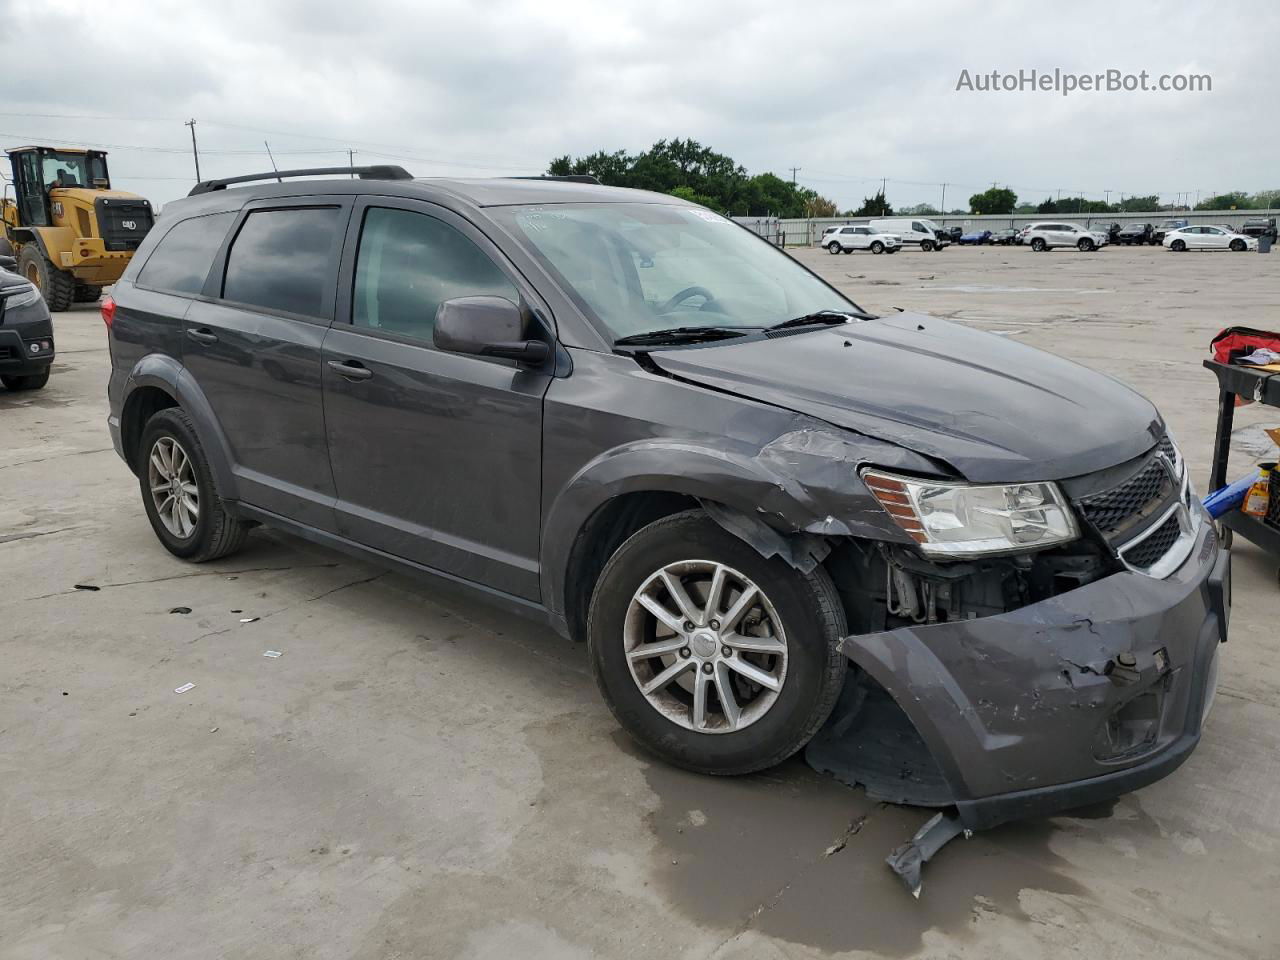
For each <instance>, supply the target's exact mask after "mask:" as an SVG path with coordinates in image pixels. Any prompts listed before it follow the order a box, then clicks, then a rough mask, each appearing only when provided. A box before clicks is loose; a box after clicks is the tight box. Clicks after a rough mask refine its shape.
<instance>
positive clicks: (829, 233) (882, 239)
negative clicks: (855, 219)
mask: <svg viewBox="0 0 1280 960" xmlns="http://www.w3.org/2000/svg"><path fill="white" fill-rule="evenodd" d="M819 244H820V246H823V247H826V248H827V250H829V251H830V252H831V253H853V251H855V250H870V251H871V252H872V253H897V252H898V250H899V249H901V247H902V241H901V240H899V239H898V238H897V237H896V236H894V235H893V234H892V233H880V232H878V231H876V230H872V229H871V228H870V227H847V226H846V227H828V228H827V229H826V230H824V231H823V233H822V240H821V241H819Z"/></svg>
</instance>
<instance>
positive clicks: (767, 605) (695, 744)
mask: <svg viewBox="0 0 1280 960" xmlns="http://www.w3.org/2000/svg"><path fill="white" fill-rule="evenodd" d="M685 564H688V566H687V567H685V566H683V565H685ZM673 565H680V566H681V567H682V568H683V569H678V570H676V571H675V572H674V573H672V572H671V571H672V568H673ZM710 567H717V568H718V569H719V570H720V571H721V572H722V573H723V575H724V580H723V581H722V582H723V583H724V586H723V587H722V597H721V602H720V603H718V604H716V605H715V606H712V607H711V609H710V610H708V609H707V606H709V604H708V603H707V593H708V592H709V591H708V581H707V580H706V579H705V578H706V577H710V576H711V574H709V573H707V572H706V571H707V569H708V568H710ZM685 571H687V572H685ZM700 571H701V572H700ZM662 572H668V573H669V575H671V576H673V577H674V578H676V580H677V582H678V583H679V585H680V588H681V590H682V592H685V594H686V596H687V598H688V600H689V601H690V606H691V607H693V608H695V609H693V610H691V611H689V612H691V613H692V614H693V615H694V616H697V617H698V620H697V621H693V620H692V619H690V620H688V621H686V622H687V623H693V624H694V629H693V630H689V629H688V628H687V627H683V626H682V624H681V623H680V615H679V613H678V612H677V613H675V615H674V616H673V618H672V619H674V621H675V622H676V626H678V627H681V628H682V632H681V633H679V634H677V633H673V632H672V628H669V627H662V626H660V624H659V621H658V620H657V619H656V617H654V615H653V614H652V613H651V612H650V611H651V610H652V607H646V606H643V605H641V604H640V603H638V601H637V598H638V597H639V596H640V595H641V594H642V593H644V594H645V595H646V599H648V600H650V601H652V602H656V603H658V604H659V605H660V606H661V607H662V608H663V609H665V610H668V611H676V610H677V606H676V605H677V601H675V600H674V599H673V597H672V596H671V594H669V593H666V592H664V591H665V588H664V587H662V586H661V583H660V579H661V573H662ZM699 577H703V579H699ZM655 578H658V579H655ZM710 582H714V579H712V580H711V581H710ZM655 583H656V584H658V585H657V586H656V587H655V586H653V584H655ZM735 583H736V584H737V585H738V587H741V588H742V589H745V587H743V586H742V585H744V584H748V583H749V584H751V585H753V586H755V587H756V588H757V590H758V591H759V592H758V594H757V595H756V599H755V600H754V601H752V602H750V604H749V606H748V607H747V608H746V610H745V611H739V612H738V614H737V616H736V617H734V619H736V621H737V622H736V623H726V624H724V625H723V632H721V633H719V636H721V637H723V638H725V639H724V640H723V643H724V645H723V646H717V643H718V641H714V639H713V638H714V636H715V635H717V631H720V630H721V624H720V623H719V622H718V621H717V620H716V619H715V617H716V612H717V611H723V613H720V616H723V617H726V618H729V617H733V616H734V615H733V609H734V607H735V606H737V599H738V598H739V597H740V596H741V595H742V594H741V593H734V592H733V591H734V590H735ZM650 590H652V591H655V592H653V593H649V591H650ZM685 615H686V616H688V615H689V613H686V614H685ZM775 621H776V623H775ZM713 623H714V624H715V627H714V628H711V624H713ZM747 624H751V626H746V625H747ZM775 628H776V629H775ZM659 631H661V633H662V635H663V637H664V639H658V637H659ZM752 631H755V632H752ZM762 631H763V632H762ZM845 631H846V623H845V617H844V610H843V608H842V607H841V605H840V600H839V596H838V594H837V593H836V590H835V586H834V585H833V584H832V582H831V578H830V577H829V576H828V575H827V573H826V571H825V570H824V569H823V568H821V567H818V568H816V569H815V570H814V571H813V572H811V573H807V574H805V573H800V572H798V571H797V570H795V569H793V568H792V567H791V566H790V565H789V564H788V563H786V562H785V561H783V560H781V559H779V558H777V557H772V558H769V559H765V558H764V557H762V556H761V555H760V554H759V553H758V552H757V551H756V550H755V549H754V548H753V547H751V546H749V545H748V544H747V543H746V542H744V541H743V540H740V539H739V538H738V537H736V536H734V535H733V534H731V533H729V532H728V531H726V530H725V529H724V528H723V527H721V526H720V525H719V524H718V523H716V522H715V521H714V520H712V519H711V518H710V517H709V516H707V515H706V513H704V512H703V511H702V510H690V511H686V512H684V513H679V514H675V515H673V516H669V517H665V518H663V519H661V520H658V521H655V522H654V523H651V524H649V525H648V526H647V527H644V528H643V529H642V530H640V531H639V532H638V533H636V534H635V535H634V536H632V537H631V538H630V539H629V540H627V541H626V543H624V544H623V545H622V546H621V547H620V548H619V549H618V551H617V553H615V554H614V555H613V556H612V557H611V558H610V560H609V562H608V563H607V564H606V565H605V568H604V570H603V572H602V573H601V574H600V580H599V582H598V583H597V585H596V588H595V593H594V595H593V596H592V598H591V610H590V614H589V618H588V621H587V650H588V656H589V658H590V660H591V667H592V671H593V672H594V674H595V678H596V683H597V685H598V686H599V688H600V692H601V694H602V695H603V696H604V699H605V702H606V703H607V704H608V705H609V709H610V710H612V711H613V715H614V717H616V718H617V720H618V723H620V724H621V725H622V727H623V729H625V730H626V731H627V733H628V734H630V735H631V736H632V737H633V738H635V740H636V741H637V742H639V743H640V744H641V746H643V747H645V748H646V749H647V750H650V751H652V752H653V753H655V754H656V755H658V756H659V757H661V758H662V759H663V760H666V761H667V762H668V763H671V764H673V765H675V766H678V767H683V768H685V769H687V770H694V771H696V772H699V773H709V774H720V775H733V774H743V773H751V772H752V771H755V770H763V769H765V768H766V767H771V766H774V765H775V764H778V763H781V762H782V761H783V760H785V759H786V758H787V757H789V756H791V755H792V754H794V753H795V752H796V751H797V750H799V749H800V748H801V747H803V746H804V745H805V744H806V743H808V742H809V740H810V738H811V737H812V736H813V735H814V733H816V732H817V730H818V728H819V727H821V726H822V724H823V723H824V722H825V721H826V719H827V717H828V715H830V713H831V709H832V707H833V706H834V705H835V702H836V698H837V697H838V696H839V694H840V689H841V687H843V685H844V679H845V673H846V671H847V669H848V668H847V664H846V662H845V660H844V657H843V656H841V654H840V652H839V651H838V650H837V647H836V645H837V643H838V642H839V640H840V637H841V636H842V635H843V634H844V632H845ZM682 638H683V639H682ZM778 640H781V642H782V646H781V649H782V650H783V651H784V654H783V656H782V658H781V659H779V658H778V657H776V656H773V655H771V654H766V653H758V652H753V650H756V651H758V650H760V649H761V647H760V644H764V643H771V644H775V646H774V649H778V648H777V646H776V642H777V641H778ZM636 641H639V642H642V643H643V644H645V645H654V646H655V649H656V644H659V643H663V644H666V647H667V648H668V652H667V653H664V654H662V656H663V657H665V659H657V657H658V654H655V658H652V659H644V660H641V659H639V658H636V657H634V656H633V657H628V650H629V649H630V650H634V649H635V648H636V647H635V646H634V645H631V646H630V647H629V645H630V644H633V643H634V642H636ZM667 641H671V643H668V642H667ZM738 642H747V643H750V642H754V643H755V644H756V646H755V647H754V648H750V649H744V648H739V647H738V646H736V645H735V644H737V643H738ZM672 643H675V644H677V645H678V644H680V643H684V644H685V646H684V647H683V648H679V647H678V646H677V647H672V645H671V644H672ZM721 652H725V653H726V655H725V656H724V657H723V658H722V657H720V653H721ZM748 658H750V659H748ZM681 663H684V664H687V665H688V666H687V667H684V668H683V672H680V671H679V670H677V672H676V674H675V675H674V676H673V675H672V674H670V673H669V672H668V671H670V670H672V669H673V668H676V667H678V665H679V664H681ZM734 664H740V665H745V668H746V669H748V670H751V669H754V671H755V675H756V676H763V677H772V678H773V679H774V680H775V681H776V680H778V678H779V677H780V686H778V687H777V688H776V689H774V688H769V687H765V686H761V685H759V684H756V683H754V681H751V680H748V679H746V676H745V675H744V674H743V673H742V672H740V670H739V667H738V666H735V665H734ZM663 675H666V676H668V679H667V680H666V681H665V685H663V686H658V687H655V688H653V689H651V690H650V692H649V693H647V694H646V693H645V692H643V691H642V689H641V684H642V682H650V683H651V682H653V681H654V680H658V679H659V678H660V677H661V676H663ZM703 677H705V679H700V678H703ZM721 684H723V685H724V686H723V689H726V690H727V691H728V693H729V696H728V699H729V700H730V701H732V709H731V710H725V708H724V706H723V705H722V701H721V700H720V694H719V690H720V689H722V687H721ZM689 688H692V689H693V690H694V691H695V692H693V693H690V692H689ZM699 690H701V691H702V694H701V696H702V699H701V701H700V700H699V699H698V695H697V691H699ZM699 703H701V709H702V711H703V716H704V720H705V723H704V724H703V725H702V727H701V728H699V727H698V723H697V720H696V718H697V717H698V715H699V714H698V710H699Z"/></svg>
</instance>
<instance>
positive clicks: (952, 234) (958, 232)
mask: <svg viewBox="0 0 1280 960" xmlns="http://www.w3.org/2000/svg"><path fill="white" fill-rule="evenodd" d="M940 232H941V233H945V234H946V235H947V236H948V237H949V238H950V240H951V242H952V243H957V242H958V241H959V240H960V238H961V237H962V236H964V229H963V228H961V227H943V228H942V230H941V231H940Z"/></svg>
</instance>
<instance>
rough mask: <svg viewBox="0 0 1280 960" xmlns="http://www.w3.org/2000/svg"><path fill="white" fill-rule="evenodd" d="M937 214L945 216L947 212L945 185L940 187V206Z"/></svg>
mask: <svg viewBox="0 0 1280 960" xmlns="http://www.w3.org/2000/svg"><path fill="white" fill-rule="evenodd" d="M938 212H939V213H942V214H945V213H946V212H947V185H946V184H945V183H944V184H943V185H942V206H941V207H939V208H938Z"/></svg>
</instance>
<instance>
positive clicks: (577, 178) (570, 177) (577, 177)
mask: <svg viewBox="0 0 1280 960" xmlns="http://www.w3.org/2000/svg"><path fill="white" fill-rule="evenodd" d="M507 179H508V180H565V181H568V182H569V183H594V184H595V185H596V186H597V187H602V186H604V184H602V183H601V182H600V178H599V177H593V176H592V175H591V174H589V173H567V174H565V175H564V176H556V175H554V174H550V173H543V174H539V175H538V176H536V177H507Z"/></svg>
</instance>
